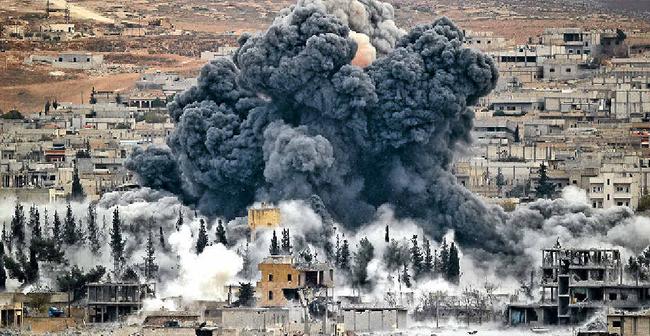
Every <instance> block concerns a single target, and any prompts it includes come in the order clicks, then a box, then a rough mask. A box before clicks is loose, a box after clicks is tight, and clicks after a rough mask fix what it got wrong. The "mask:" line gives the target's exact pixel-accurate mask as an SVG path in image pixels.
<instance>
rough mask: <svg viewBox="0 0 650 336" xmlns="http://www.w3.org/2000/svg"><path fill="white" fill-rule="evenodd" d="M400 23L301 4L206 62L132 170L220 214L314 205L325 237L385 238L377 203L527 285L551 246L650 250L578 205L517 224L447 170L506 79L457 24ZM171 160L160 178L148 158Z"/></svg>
mask: <svg viewBox="0 0 650 336" xmlns="http://www.w3.org/2000/svg"><path fill="white" fill-rule="evenodd" d="M393 14H394V13H393V9H392V7H391V6H390V5H388V4H385V3H381V2H379V1H374V0H366V1H355V0H351V1H345V0H340V1H339V0H308V1H307V0H306V1H299V2H298V3H297V4H296V5H295V6H293V7H292V8H290V9H287V10H284V11H282V12H281V13H280V15H279V16H278V18H277V19H276V20H275V21H274V22H273V24H272V25H271V26H270V27H269V29H268V30H267V31H265V32H263V33H260V34H256V35H245V36H243V37H242V38H241V39H240V41H239V43H240V48H239V49H238V51H237V52H236V53H235V55H234V56H233V58H232V59H228V58H222V59H218V60H215V61H213V62H211V63H210V64H207V65H206V66H205V67H204V68H203V69H202V70H201V73H200V75H199V78H198V84H197V86H196V87H193V88H191V89H190V90H188V91H187V92H184V93H182V94H180V95H178V96H177V97H176V99H175V100H174V101H173V102H172V103H171V104H170V105H169V109H170V114H171V116H172V118H173V120H174V122H175V123H176V128H175V130H174V132H173V133H172V134H171V135H170V137H169V138H168V146H169V149H160V148H149V149H147V150H146V151H143V152H136V153H135V154H134V158H133V159H132V160H131V161H130V162H132V164H130V165H129V167H130V168H131V169H133V170H134V171H135V172H136V173H137V175H139V176H140V179H141V182H142V183H143V184H144V185H146V186H151V187H157V188H162V189H166V190H168V191H171V192H173V193H176V194H177V195H180V196H181V197H182V199H184V200H185V201H188V202H190V203H192V204H194V205H196V206H197V207H198V208H199V209H200V210H201V212H202V213H203V214H206V215H210V216H213V215H217V216H225V217H226V218H233V217H237V216H242V215H244V212H245V209H246V207H247V206H249V205H251V204H253V203H254V202H256V201H274V202H279V201H283V200H310V201H309V202H307V203H306V204H310V206H311V207H312V208H314V210H316V211H317V214H318V215H319V216H321V218H322V220H323V223H327V226H326V227H327V229H324V232H321V234H325V235H326V236H329V237H330V240H329V242H330V243H331V238H332V237H331V234H332V233H333V230H332V229H331V227H332V226H333V225H332V223H334V222H336V223H339V224H340V225H342V226H343V227H344V229H347V230H349V232H348V234H349V235H351V236H353V237H354V236H355V235H356V232H359V228H360V227H362V226H369V227H372V228H373V229H374V230H379V231H381V227H377V226H376V223H377V222H381V221H380V220H379V218H380V217H381V216H382V215H381V213H382V211H378V209H390V213H391V216H390V218H391V220H392V221H393V222H396V223H399V222H401V221H402V220H404V219H409V220H410V221H413V222H414V223H417V227H420V228H422V230H423V232H422V233H421V234H422V235H427V236H429V237H431V238H433V240H434V241H440V240H441V238H442V236H443V235H445V234H448V233H449V232H453V234H454V239H455V240H456V241H457V242H458V243H459V244H460V246H461V247H462V249H463V253H464V254H465V255H467V256H471V257H472V258H471V261H470V262H471V265H472V266H474V265H476V266H481V267H482V268H484V269H488V270H492V271H494V272H496V271H499V272H504V271H505V272H506V273H507V274H513V275H519V276H520V275H522V274H523V273H525V272H527V270H529V269H530V267H531V264H532V263H533V262H536V261H537V259H538V257H537V256H538V255H539V252H538V249H539V248H540V247H544V246H542V245H540V243H541V242H543V243H544V244H546V245H545V246H552V245H553V244H554V243H555V242H556V240H557V239H558V238H561V239H562V240H563V241H565V242H567V243H572V244H576V245H583V244H584V243H587V242H589V243H592V244H593V246H602V245H603V244H605V245H612V246H618V245H621V246H627V247H631V246H630V245H629V244H631V243H633V244H634V247H633V249H632V250H634V251H636V250H637V249H638V247H639V246H645V245H647V244H648V241H647V239H643V238H638V239H634V240H626V239H623V238H622V237H624V236H625V232H621V229H620V225H618V224H621V223H624V224H622V225H627V226H632V228H639V225H635V224H634V221H635V219H633V214H632V213H631V211H630V210H628V209H626V208H615V209H611V210H605V211H602V210H593V209H591V208H590V206H589V204H588V201H586V200H584V197H582V196H581V197H577V200H576V199H573V198H572V197H564V198H562V199H559V200H553V201H550V200H540V201H537V202H535V203H533V204H531V205H529V206H527V207H520V208H519V209H518V210H517V211H515V212H514V213H512V214H507V213H505V212H504V211H503V210H502V209H501V208H500V207H498V206H494V205H488V204H486V203H485V202H483V201H482V200H481V199H479V198H478V197H477V196H476V195H474V194H472V193H471V192H470V191H468V190H467V189H465V188H464V187H463V186H461V185H459V184H458V182H457V181H456V178H455V177H454V176H453V174H452V173H451V171H450V166H451V163H452V161H453V159H454V155H455V153H456V152H457V151H458V149H459V148H460V147H462V146H466V145H467V144H468V143H469V142H470V140H471V139H470V132H471V129H472V123H473V118H474V114H473V112H472V109H471V108H470V106H471V105H473V104H475V103H476V102H477V101H478V99H479V98H480V97H482V96H485V95H487V94H488V93H489V92H490V91H491V90H492V89H493V88H494V86H495V83H496V81H497V77H498V73H497V69H496V67H495V65H494V63H493V61H492V60H491V58H489V57H487V56H486V55H484V54H482V53H481V52H478V51H475V50H471V49H468V48H464V47H463V43H462V42H463V38H464V37H463V33H462V31H461V30H460V29H458V28H457V27H456V26H455V25H454V24H453V23H452V22H451V21H450V20H449V19H446V18H440V19H438V20H436V21H435V22H433V23H432V24H428V25H420V26H417V27H415V28H413V29H412V30H411V31H410V32H404V31H402V30H400V29H398V28H397V27H396V26H395V24H394V21H393ZM161 159H163V160H168V161H169V162H168V163H167V164H166V167H167V168H166V169H161V168H160V167H161V166H162V165H159V164H147V163H146V162H147V161H149V160H151V161H153V162H156V161H159V160H161ZM149 167H151V168H149ZM179 185H180V186H181V188H180V189H179V188H178V186H179ZM567 192H568V193H576V192H575V191H574V190H572V189H570V190H568V191H567ZM574 198H575V197H574ZM314 200H316V202H312V201H314ZM636 221H638V220H636ZM371 223H372V224H371ZM617 225H618V226H617ZM362 231H363V230H362ZM598 239H600V241H599V240H598ZM322 241H323V240H320V245H321V247H322V248H324V246H322V244H323V243H322ZM312 243H314V244H318V239H316V240H315V241H314V242H312ZM375 245H376V244H375ZM326 250H327V248H324V251H322V252H323V253H327V252H326ZM486 252H487V253H486Z"/></svg>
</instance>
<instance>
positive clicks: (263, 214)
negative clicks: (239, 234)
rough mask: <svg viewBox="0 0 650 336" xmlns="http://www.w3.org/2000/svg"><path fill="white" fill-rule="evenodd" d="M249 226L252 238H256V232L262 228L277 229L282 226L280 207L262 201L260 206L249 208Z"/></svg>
mask: <svg viewBox="0 0 650 336" xmlns="http://www.w3.org/2000/svg"><path fill="white" fill-rule="evenodd" d="M247 218H248V228H249V229H250V231H251V238H252V239H253V240H254V239H255V232H256V231H257V230H260V229H275V228H277V227H278V226H280V208H278V207H273V206H270V205H268V204H266V203H262V204H261V206H259V207H255V206H253V207H250V208H248V217H247Z"/></svg>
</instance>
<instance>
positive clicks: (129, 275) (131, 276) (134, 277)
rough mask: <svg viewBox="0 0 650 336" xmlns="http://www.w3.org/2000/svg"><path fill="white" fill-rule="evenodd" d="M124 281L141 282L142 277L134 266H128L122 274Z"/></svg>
mask: <svg viewBox="0 0 650 336" xmlns="http://www.w3.org/2000/svg"><path fill="white" fill-rule="evenodd" d="M122 281H124V282H130V283H138V282H140V277H139V276H138V273H137V272H136V271H135V270H134V269H133V267H127V268H126V270H124V274H122Z"/></svg>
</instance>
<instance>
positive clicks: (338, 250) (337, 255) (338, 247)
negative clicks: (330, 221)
mask: <svg viewBox="0 0 650 336" xmlns="http://www.w3.org/2000/svg"><path fill="white" fill-rule="evenodd" d="M334 264H335V265H336V267H341V240H340V239H339V235H338V234H337V235H336V251H335V252H334Z"/></svg>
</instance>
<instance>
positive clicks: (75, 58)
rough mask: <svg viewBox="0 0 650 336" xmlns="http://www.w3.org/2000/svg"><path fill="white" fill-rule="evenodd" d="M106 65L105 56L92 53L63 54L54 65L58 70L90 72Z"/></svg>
mask: <svg viewBox="0 0 650 336" xmlns="http://www.w3.org/2000/svg"><path fill="white" fill-rule="evenodd" d="M102 64H104V56H103V55H98V54H92V53H61V54H59V55H58V56H56V57H55V59H54V63H53V64H52V65H53V66H54V67H56V68H64V69H81V70H90V69H98V68H100V67H101V66H102Z"/></svg>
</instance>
